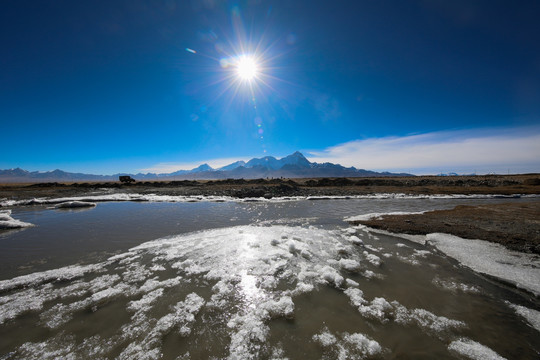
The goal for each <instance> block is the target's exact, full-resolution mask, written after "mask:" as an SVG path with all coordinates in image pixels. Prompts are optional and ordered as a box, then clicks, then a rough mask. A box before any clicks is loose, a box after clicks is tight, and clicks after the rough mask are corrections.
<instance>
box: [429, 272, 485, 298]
mask: <svg viewBox="0 0 540 360" xmlns="http://www.w3.org/2000/svg"><path fill="white" fill-rule="evenodd" d="M432 282H433V284H434V285H436V286H437V287H439V288H441V289H443V290H447V291H450V292H452V293H456V292H462V293H469V294H479V293H480V289H479V288H477V287H476V286H473V285H468V284H464V283H461V282H459V281H458V280H456V279H446V280H445V279H441V278H439V277H438V276H435V277H434V278H433V280H432Z"/></svg>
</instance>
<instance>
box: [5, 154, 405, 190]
mask: <svg viewBox="0 0 540 360" xmlns="http://www.w3.org/2000/svg"><path fill="white" fill-rule="evenodd" d="M120 175H129V176H131V177H132V178H134V179H136V180H145V181H146V180H169V181H170V180H196V179H201V180H203V179H205V180H217V179H241V178H243V179H258V178H280V177H284V178H317V177H375V176H412V175H411V174H406V173H399V174H397V173H389V172H376V171H370V170H363V169H356V168H354V167H344V166H341V165H339V164H332V163H315V162H310V161H309V160H308V159H306V158H305V156H304V155H302V153H300V152H298V151H297V152H295V153H293V154H291V155H288V156H285V157H283V158H281V159H276V158H275V157H273V156H265V157H263V158H253V159H251V160H249V161H248V162H244V161H236V162H233V163H232V164H229V165H226V166H223V167H221V168H218V169H213V168H212V167H211V166H210V165H208V164H202V165H200V166H198V167H196V168H194V169H191V170H178V171H175V172H172V173H166V174H155V173H146V174H143V173H139V174H125V173H119V174H114V175H94V174H83V173H70V172H65V171H62V170H58V169H57V170H54V171H46V172H40V171H32V172H30V171H26V170H23V169H20V168H16V169H8V170H0V182H4V183H6V182H51V181H56V182H74V181H116V180H118V177H119V176H120Z"/></svg>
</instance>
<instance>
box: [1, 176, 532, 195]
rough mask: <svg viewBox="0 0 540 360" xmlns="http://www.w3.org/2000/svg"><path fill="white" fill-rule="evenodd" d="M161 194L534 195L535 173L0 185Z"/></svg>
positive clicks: (43, 191)
mask: <svg viewBox="0 0 540 360" xmlns="http://www.w3.org/2000/svg"><path fill="white" fill-rule="evenodd" d="M104 188H107V189H115V190H117V191H118V192H128V193H141V194H149V193H154V194H162V195H225V196H233V197H239V198H244V197H267V198H271V197H277V196H324V195H345V196H346V195H363V194H374V193H406V194H427V195H431V194H501V195H511V194H539V193H540V174H531V175H508V176H502V175H488V176H414V177H382V178H332V179H329V178H321V179H254V180H244V179H229V180H216V181H208V180H204V181H190V180H184V181H153V182H143V181H140V182H135V183H132V184H122V183H120V182H101V183H99V182H98V183H37V184H0V199H31V198H35V197H59V196H75V195H84V194H88V193H90V192H94V191H100V189H104Z"/></svg>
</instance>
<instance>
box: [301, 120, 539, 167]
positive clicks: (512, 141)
mask: <svg viewBox="0 0 540 360" xmlns="http://www.w3.org/2000/svg"><path fill="white" fill-rule="evenodd" d="M309 153H310V154H311V155H310V156H308V159H309V160H310V161H315V162H332V163H338V164H341V165H344V166H354V167H357V168H363V169H369V170H379V171H381V170H386V171H408V172H412V173H416V174H421V173H432V174H433V173H437V172H441V171H444V172H448V171H455V172H460V171H461V172H467V171H468V172H472V171H477V172H478V173H489V172H499V173H501V172H507V171H511V172H540V128H538V127H534V128H532V127H527V128H517V129H483V130H480V129H477V130H467V131H465V130H460V131H441V132H432V133H425V134H419V135H410V136H402V137H382V138H370V139H362V140H355V141H350V142H346V143H343V144H339V145H336V146H332V147H328V148H326V149H324V150H322V151H310V152H309Z"/></svg>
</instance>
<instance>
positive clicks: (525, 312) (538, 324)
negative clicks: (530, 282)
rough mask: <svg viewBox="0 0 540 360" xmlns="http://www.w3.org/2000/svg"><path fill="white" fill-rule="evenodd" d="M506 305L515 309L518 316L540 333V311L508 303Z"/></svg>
mask: <svg viewBox="0 0 540 360" xmlns="http://www.w3.org/2000/svg"><path fill="white" fill-rule="evenodd" d="M506 303H507V304H508V306H510V307H511V308H512V309H514V311H515V312H516V314H518V315H520V316H521V317H523V318H524V319H525V320H526V321H527V322H528V323H529V324H530V325H531V326H532V327H533V328H535V329H536V330H537V331H540V311H538V310H534V309H529V308H527V307H525V306H521V305H516V304H512V303H510V302H508V301H507V302H506Z"/></svg>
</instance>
